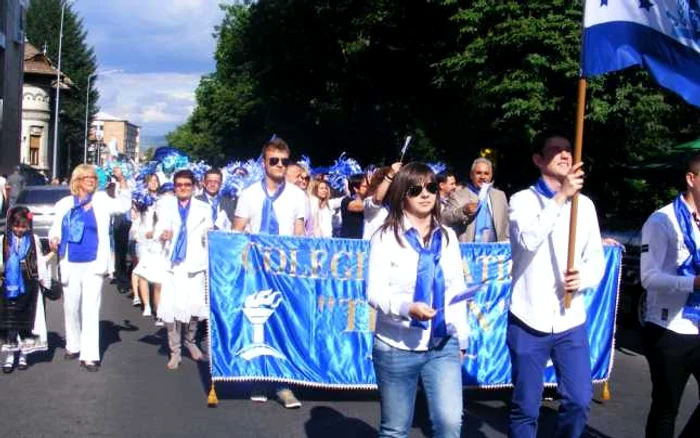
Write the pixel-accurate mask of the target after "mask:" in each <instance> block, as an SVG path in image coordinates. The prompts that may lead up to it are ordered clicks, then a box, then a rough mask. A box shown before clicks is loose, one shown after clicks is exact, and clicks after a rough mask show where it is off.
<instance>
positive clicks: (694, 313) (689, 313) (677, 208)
mask: <svg viewBox="0 0 700 438" xmlns="http://www.w3.org/2000/svg"><path fill="white" fill-rule="evenodd" d="M673 212H674V213H675V214H676V220H678V226H679V227H680V229H681V232H682V233H683V243H684V244H685V246H686V248H688V251H690V256H689V257H688V258H687V259H685V261H684V262H683V263H681V265H680V266H679V267H678V270H677V272H678V275H682V276H684V277H695V276H696V275H698V274H700V253H698V247H697V244H696V242H695V237H694V226H696V225H695V220H694V219H693V218H692V216H691V215H690V210H689V209H688V206H687V205H685V202H683V195H679V196H678V197H677V198H676V199H675V200H674V201H673ZM683 318H685V319H689V320H691V321H693V322H696V323H697V322H698V321H700V292H698V291H695V292H693V293H691V294H690V296H689V297H688V301H686V303H685V306H683Z"/></svg>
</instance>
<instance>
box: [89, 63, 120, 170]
mask: <svg viewBox="0 0 700 438" xmlns="http://www.w3.org/2000/svg"><path fill="white" fill-rule="evenodd" d="M123 71H124V70H104V71H98V72H95V73H94V74H92V75H90V76H88V80H87V91H86V92H85V141H84V143H83V163H87V150H88V147H87V146H88V126H89V123H90V120H89V119H90V82H91V81H92V78H93V76H94V77H95V79H97V76H99V75H103V76H105V75H109V74H113V73H122V72H123Z"/></svg>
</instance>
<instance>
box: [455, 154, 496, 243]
mask: <svg viewBox="0 0 700 438" xmlns="http://www.w3.org/2000/svg"><path fill="white" fill-rule="evenodd" d="M469 179H470V181H469V183H468V184H467V186H466V187H464V188H462V189H461V190H458V191H456V192H454V193H453V194H452V195H451V196H450V197H449V198H448V199H447V206H446V207H445V209H444V210H443V212H442V222H443V223H444V224H445V225H447V226H450V227H452V228H454V230H455V231H456V232H457V235H458V236H459V241H460V242H508V240H509V238H508V200H507V199H506V194H505V193H503V192H502V191H501V190H498V189H495V188H493V187H492V185H491V181H492V180H493V165H492V164H491V161H490V160H488V159H487V158H477V159H476V160H474V163H472V168H471V172H469Z"/></svg>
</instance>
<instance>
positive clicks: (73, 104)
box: [27, 0, 99, 175]
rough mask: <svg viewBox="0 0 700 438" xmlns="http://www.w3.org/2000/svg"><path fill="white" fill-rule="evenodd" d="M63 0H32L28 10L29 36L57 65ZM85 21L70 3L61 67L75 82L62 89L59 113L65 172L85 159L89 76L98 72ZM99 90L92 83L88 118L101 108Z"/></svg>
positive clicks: (60, 146)
mask: <svg viewBox="0 0 700 438" xmlns="http://www.w3.org/2000/svg"><path fill="white" fill-rule="evenodd" d="M63 3H64V0H31V2H30V3H29V8H28V9H27V39H28V40H29V42H31V43H32V44H33V45H34V46H36V47H44V45H45V46H46V51H47V54H48V56H49V58H50V59H51V61H52V62H53V64H54V66H57V64H58V43H59V32H60V24H61V7H62V5H63ZM86 35H87V34H86V31H85V30H84V27H83V22H82V20H81V19H80V18H79V17H78V15H77V14H76V13H75V11H74V10H73V9H72V7H71V5H70V4H66V6H65V16H64V20H63V46H62V53H61V70H62V71H63V73H64V74H66V75H67V76H68V77H69V78H70V79H71V81H72V82H73V87H72V88H71V90H68V91H66V90H62V91H61V99H60V109H59V111H60V116H59V139H58V140H59V141H58V146H59V166H58V168H59V169H60V171H59V173H61V174H62V175H66V174H68V173H69V172H70V170H71V168H72V167H74V166H75V165H77V164H78V163H81V162H82V161H83V146H84V138H85V104H86V94H87V93H86V91H87V90H86V87H87V82H88V78H89V77H90V76H92V75H94V74H95V72H96V69H97V60H96V57H95V53H94V50H93V48H92V47H90V46H88V45H87V43H86V41H85V40H86ZM98 99H99V93H98V91H97V89H96V88H95V86H94V81H93V82H91V84H90V106H89V117H90V119H92V117H94V115H95V114H96V113H97V111H98V107H97V101H98Z"/></svg>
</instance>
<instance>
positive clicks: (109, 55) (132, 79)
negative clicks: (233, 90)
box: [73, 0, 235, 135]
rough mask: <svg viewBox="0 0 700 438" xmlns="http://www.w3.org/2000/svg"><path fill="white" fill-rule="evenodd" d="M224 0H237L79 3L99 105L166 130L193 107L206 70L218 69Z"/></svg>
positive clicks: (149, 130)
mask: <svg viewBox="0 0 700 438" xmlns="http://www.w3.org/2000/svg"><path fill="white" fill-rule="evenodd" d="M221 3H235V1H234V0H109V1H107V0H79V1H77V2H76V3H74V6H73V10H74V11H75V12H76V13H77V14H78V16H79V17H80V18H81V19H82V20H83V25H84V27H85V29H86V30H87V42H88V44H90V45H92V46H93V47H94V48H95V53H96V55H97V60H98V63H99V64H100V65H99V68H98V69H99V70H106V69H112V68H113V69H119V70H122V71H123V73H117V74H111V75H109V76H100V77H99V78H98V80H97V82H96V86H97V87H98V89H99V90H100V101H99V106H100V109H101V110H102V111H104V112H107V113H110V114H114V115H115V116H118V117H123V118H125V119H127V120H129V121H131V122H133V123H136V124H138V125H140V126H141V127H142V133H145V134H147V135H162V134H165V133H166V132H168V131H170V130H172V129H173V128H174V127H175V126H177V125H178V124H180V123H183V122H184V121H185V120H186V119H187V116H188V115H189V114H190V113H191V112H192V110H193V108H194V105H195V99H194V91H195V88H196V87H197V84H198V83H199V79H200V77H201V76H202V75H204V74H207V73H209V72H211V71H213V70H214V68H215V66H214V60H213V53H214V49H215V43H216V42H215V40H214V38H213V36H212V34H213V32H214V26H216V25H218V24H220V22H221V20H222V18H223V11H222V10H221V8H220V7H219V5H220V4H221Z"/></svg>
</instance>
